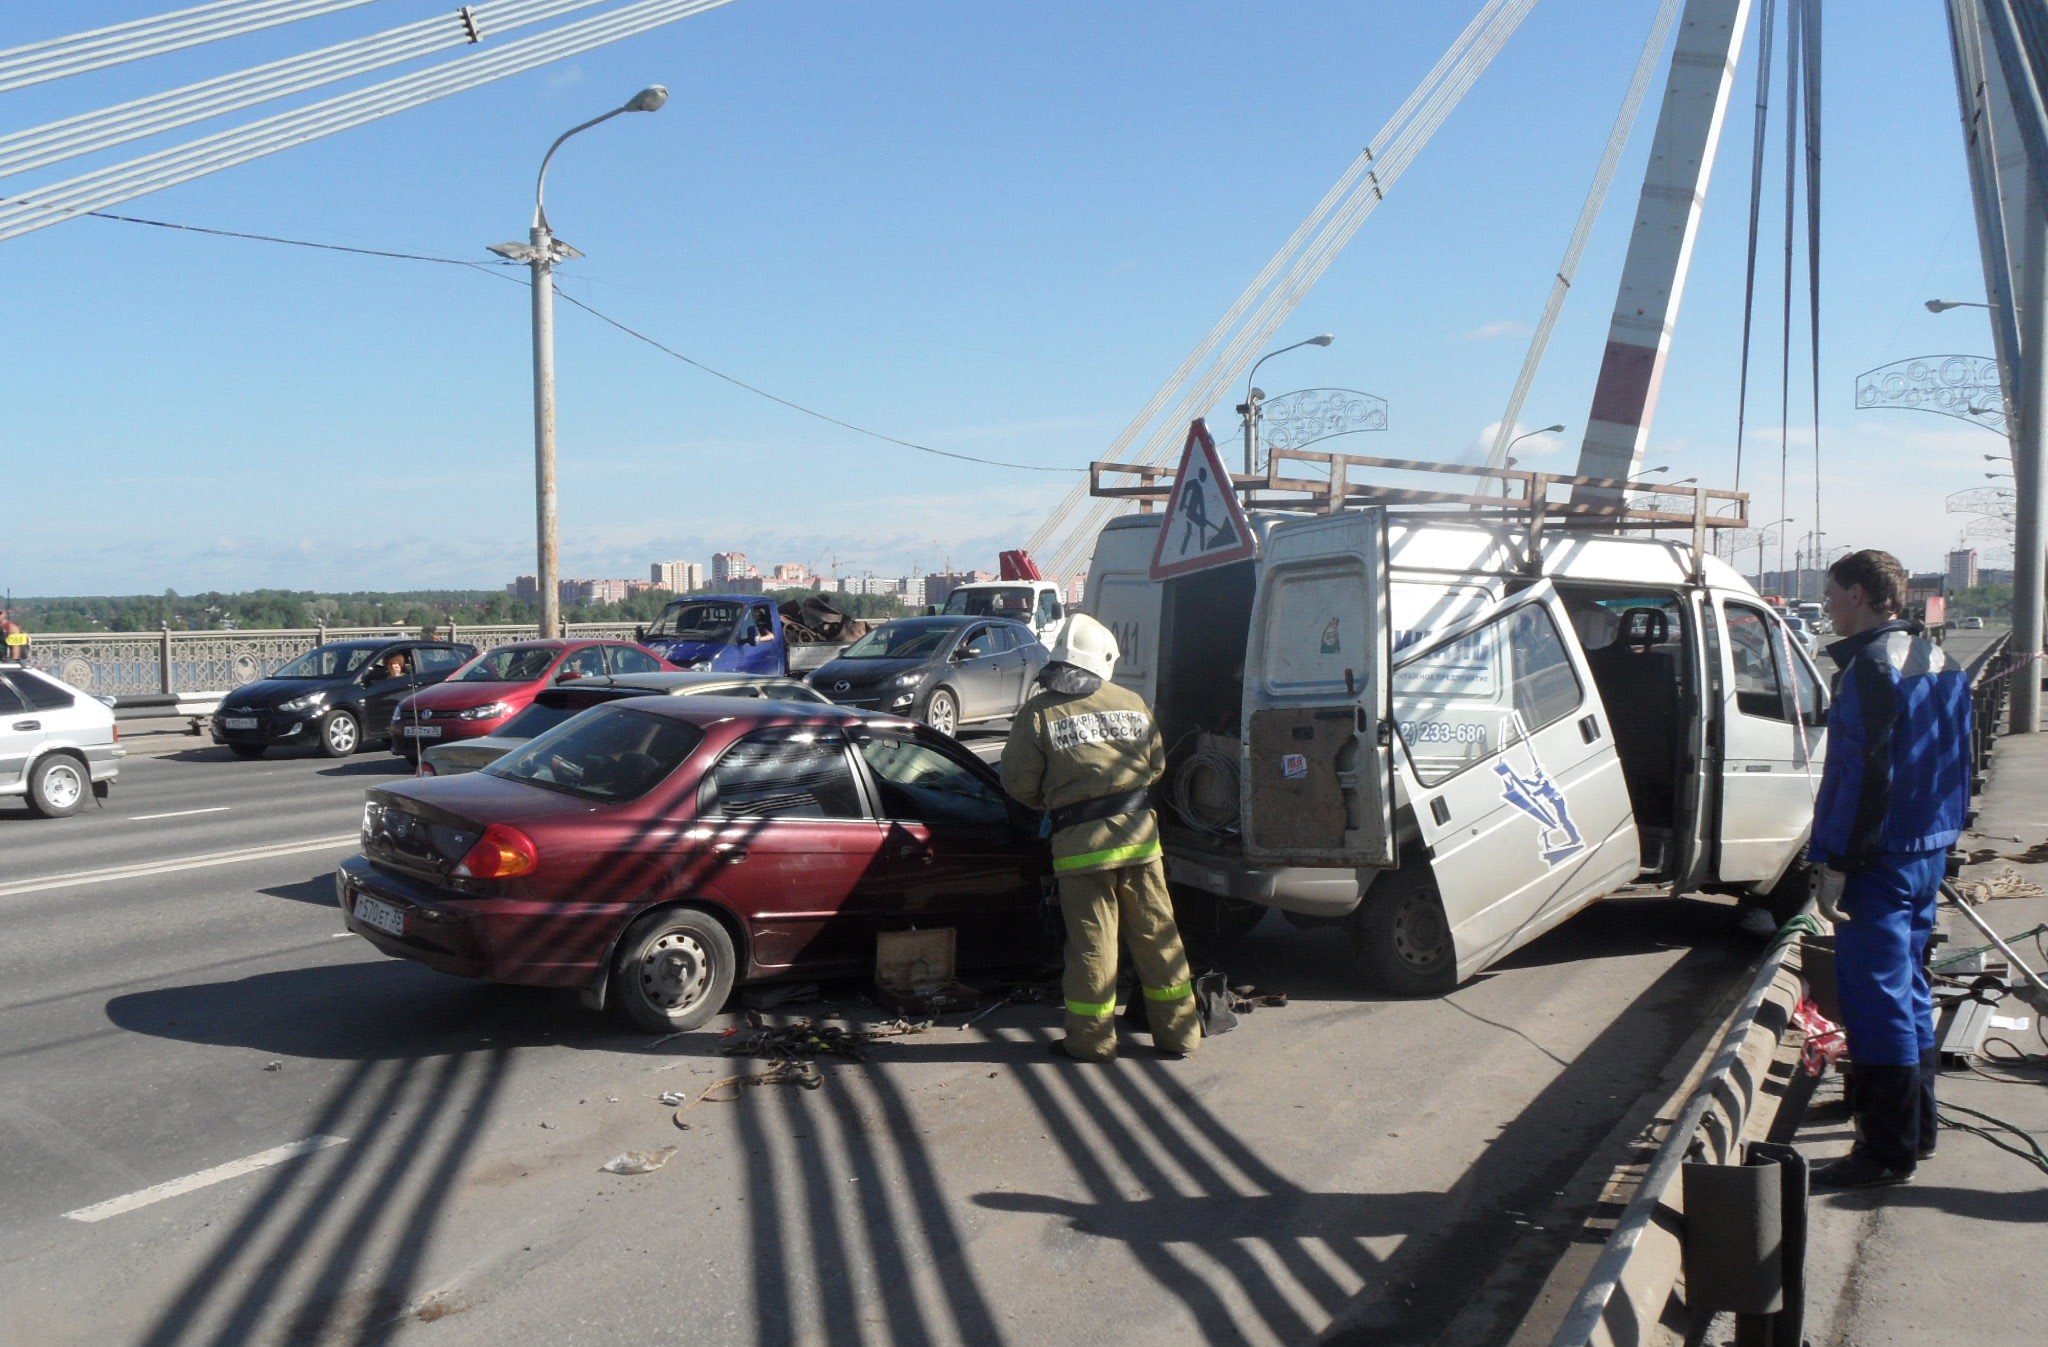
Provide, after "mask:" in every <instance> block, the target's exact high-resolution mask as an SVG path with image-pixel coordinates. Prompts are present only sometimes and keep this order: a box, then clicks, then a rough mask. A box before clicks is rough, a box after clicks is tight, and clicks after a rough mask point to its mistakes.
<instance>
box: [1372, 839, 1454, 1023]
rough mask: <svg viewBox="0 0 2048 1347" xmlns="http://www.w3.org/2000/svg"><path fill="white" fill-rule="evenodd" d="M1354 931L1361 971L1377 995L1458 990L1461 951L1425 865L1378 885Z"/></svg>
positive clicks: (1410, 867) (1386, 878) (1405, 869)
mask: <svg viewBox="0 0 2048 1347" xmlns="http://www.w3.org/2000/svg"><path fill="white" fill-rule="evenodd" d="M1350 928H1351V940H1352V946H1353V948H1354V949H1355V950H1356V951H1357V952H1358V964H1359V968H1360V969H1361V970H1362V971H1363V972H1364V973H1365V976H1366V980H1367V981H1368V982H1370V983H1371V984H1372V986H1373V987H1374V988H1375V989H1376V990H1378V991H1383V992H1387V993H1389V994H1391V995H1394V996H1436V995H1439V994H1441V993H1443V992H1447V991H1449V990H1451V988H1452V987H1454V986H1456V985H1457V980H1458V951H1457V946H1456V945H1455V944H1454V943H1453V942H1452V940H1451V923H1450V921H1449V919H1448V918H1446V917H1445V916H1444V901H1443V895H1441V894H1440V893H1438V892H1437V887H1436V876H1435V875H1434V874H1432V873H1431V872H1430V869H1429V867H1428V866H1427V865H1421V864H1413V865H1405V866H1403V867H1401V868H1400V869H1399V870H1396V871H1394V872H1393V873H1392V874H1389V875H1382V876H1381V877H1380V878H1379V879H1377V880H1376V881H1374V883H1373V885H1372V887H1371V888H1369V889H1367V890H1366V891H1365V899H1364V901H1363V902H1361V903H1359V905H1358V908H1357V910H1356V911H1354V912H1353V913H1352V914H1351V921H1350Z"/></svg>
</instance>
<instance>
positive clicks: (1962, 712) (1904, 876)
mask: <svg viewBox="0 0 2048 1347" xmlns="http://www.w3.org/2000/svg"><path fill="white" fill-rule="evenodd" d="M1905 588H1906V572H1905V569H1904V568H1903V567H1901V566H1900V565H1899V563H1898V560H1897V558H1895V557H1893V556H1892V555H1891V554H1890V553H1888V552H1877V551H1862V552H1853V553H1851V554H1850V555H1848V556H1846V557H1843V558H1842V559H1841V560H1839V561H1837V562H1836V563H1835V564H1834V565H1832V566H1830V567H1829V568H1828V584H1827V611H1828V617H1829V619H1830V620H1831V621H1832V622H1833V623H1834V627H1835V632H1836V633H1837V635H1839V636H1840V637H1841V639H1840V640H1837V641H1836V642H1835V643H1834V644H1833V645H1830V646H1829V647H1828V655H1829V656H1830V657H1831V658H1832V659H1833V660H1834V661H1835V664H1836V665H1837V667H1838V669H1839V672H1837V673H1836V675H1835V699H1834V703H1833V705H1832V706H1830V707H1829V708H1828V758H1827V767H1826V770H1825V771H1824V772H1823V774H1822V776H1821V782H1820V798H1819V799H1818V800H1817V801H1816V802H1815V805H1814V816H1813V845H1812V848H1811V850H1810V852H1809V857H1810V859H1811V861H1812V863H1813V865H1814V866H1815V867H1816V868H1815V880H1814V883H1815V897H1816V899H1817V901H1818V903H1819V905H1820V909H1821V911H1822V912H1823V913H1825V914H1826V915H1827V916H1828V918H1829V919H1830V920H1832V921H1833V922H1834V923H1835V926H1836V930H1835V975H1836V979H1837V981H1838V982H1839V984H1840V989H1841V1000H1842V1019H1843V1027H1844V1028H1846V1029H1847V1030H1848V1035H1849V1059H1850V1061H1851V1062H1852V1063H1853V1064H1854V1070H1855V1090H1854V1095H1855V1107H1856V1130H1857V1140H1856V1145H1855V1148H1854V1149H1853V1150H1851V1151H1850V1152H1849V1154H1848V1155H1846V1156H1844V1157H1843V1158H1841V1159H1839V1160H1836V1161H1833V1162H1832V1163H1830V1164H1825V1165H1822V1166H1821V1167H1820V1168H1818V1169H1816V1170H1815V1171H1814V1172H1813V1182H1814V1184H1815V1186H1817V1187H1827V1188H1870V1187H1877V1186H1879V1185H1882V1184H1892V1183H1904V1182H1905V1181H1906V1180H1908V1179H1910V1178H1912V1177H1913V1169H1914V1167H1915V1165H1916V1164H1917V1163H1918V1162H1919V1161H1921V1160H1924V1159H1926V1158H1928V1157H1929V1156H1931V1155H1933V1154H1934V1138H1935V1128H1936V1117H1935V1108H1934V1080H1935V1073H1936V1069H1937V1067H1938V1066H1939V1053H1938V1051H1937V1049H1936V1048H1935V1045H1934V998H1933V992H1932V988H1931V986H1930V984H1929V982H1928V976H1927V945H1928V939H1929V937H1930V936H1931V935H1932V934H1933V932H1934V906H1935V900H1936V897H1937V894H1938V890H1939V889H1940V886H1941V880H1942V875H1943V866H1944V863H1945V861H1946V859H1947V853H1948V850H1949V848H1950V847H1952V846H1954V845H1955V841H1956V838H1957V836H1958V835H1959V834H1960V833H1961V831H1962V828H1963V813H1964V810H1965V809H1966V808H1967V807H1968V805H1969V800H1970V682H1969V678H1968V677H1967V676H1966V675H1965V674H1964V672H1963V669H1962V666H1960V665H1958V664H1957V663H1956V662H1955V661H1954V660H1953V659H1951V658H1949V656H1948V655H1946V654H1944V653H1943V652H1942V650H1941V648H1940V647H1939V646H1937V645H1935V644H1934V643H1933V642H1932V641H1930V640H1928V639H1927V638H1926V637H1925V636H1923V635H1922V634H1921V633H1920V631H1919V628H1918V627H1917V625H1916V624H1914V623H1910V622H1906V621H1904V620H1902V619H1901V618H1900V617H1899V611H1900V609H1901V607H1902V606H1903V604H1904V601H1905ZM2029 676H2031V675H2029Z"/></svg>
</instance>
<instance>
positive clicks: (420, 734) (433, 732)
mask: <svg viewBox="0 0 2048 1347" xmlns="http://www.w3.org/2000/svg"><path fill="white" fill-rule="evenodd" d="M403 732H404V734H405V737H406V738H408V739H439V738H440V737H441V727H440V726H439V725H407V726H406V727H405V729H404V731H403Z"/></svg>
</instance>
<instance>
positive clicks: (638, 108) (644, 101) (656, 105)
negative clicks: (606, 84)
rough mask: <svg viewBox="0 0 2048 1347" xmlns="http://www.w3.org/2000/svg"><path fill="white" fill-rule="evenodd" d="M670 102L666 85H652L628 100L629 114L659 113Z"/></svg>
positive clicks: (627, 108) (627, 109)
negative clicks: (663, 105)
mask: <svg viewBox="0 0 2048 1347" xmlns="http://www.w3.org/2000/svg"><path fill="white" fill-rule="evenodd" d="M666 102H668V86H667V85H666V84H650V85H648V86H647V87H646V88H645V89H642V90H641V91H640V92H639V93H637V94H634V95H633V96H632V97H631V98H629V99H627V100H626V111H628V112H659V111H661V107H662V104H664V103H666Z"/></svg>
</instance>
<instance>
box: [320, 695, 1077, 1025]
mask: <svg viewBox="0 0 2048 1347" xmlns="http://www.w3.org/2000/svg"><path fill="white" fill-rule="evenodd" d="M1049 873H1050V867H1049V862H1048V861H1047V860H1046V853H1045V848H1044V845H1043V843H1041V842H1040V841H1039V839H1038V818H1037V816H1036V815H1035V814H1032V813H1031V812H1029V811H1028V810H1025V809H1024V808H1023V807H1022V806H1020V805H1018V804H1016V803H1015V802H1014V801H1012V800H1010V799H1008V798H1007V797H1006V796H1004V794H1003V791H1002V787H1001V786H1000V785H999V784H998V781H997V778H996V775H995V773H994V772H993V771H992V770H991V769H990V768H989V767H988V765H987V764H985V763H983V762H982V761H981V760H980V759H979V758H976V757H975V756H974V755H973V754H971V753H969V752H968V751H967V750H966V749H964V748H962V747H960V745H958V744H956V743H954V742H953V741H952V740H950V739H948V738H946V737H945V736H943V735H939V734H935V733H933V732H932V731H931V730H928V729H926V728H925V727H924V726H921V725H917V724H914V723H912V722H910V721H905V720H899V719H895V718H887V717H880V716H871V715H863V714H861V713H858V712H852V711H847V710H844V709H842V708H839V707H835V706H802V705H796V704H791V703H763V702H760V701H752V700H748V701H742V700H738V699H733V698H724V697H688V698H683V697H634V698H630V699H627V700H624V701H618V702H610V703H607V704H605V705H603V706H598V707H593V708H592V709H590V710H588V711H586V712H584V713H582V714H581V715H578V716H575V717H573V718H572V719H570V720H567V721H564V722H563V723H562V724H560V725H557V726H556V727H555V728H553V729H551V730H549V731H547V732H546V733H544V734H541V735H539V736H537V737H536V738H534V739H532V740H529V741H528V742H527V743H526V744H525V745H524V746H522V747H520V748H518V749H515V750H514V751H512V752H511V753H508V754H507V755H506V756H504V757H503V758H500V759H498V761H496V762H494V763H492V764H491V765H490V766H488V767H486V768H484V769H483V770H482V771H479V772H472V773H469V774H468V775H465V776H454V777H442V778H438V779H435V778H429V779H425V780H418V781H406V782H402V783H398V784H394V785H390V786H384V787H379V788H376V789H372V790H370V791H369V792H368V793H367V799H366V801H365V803H364V805H363V854H362V855H360V856H352V857H350V858H349V859H348V860H346V861H343V862H342V864H341V868H340V870H339V871H338V872H337V873H336V875H335V886H336V889H337V893H338V896H339V898H340V902H341V909H342V912H343V913H344V914H345V916H346V919H347V922H348V928H349V929H350V930H351V931H354V932H355V933H356V934H358V935H361V936H364V937H366V938H367V939H368V940H369V941H370V942H371V943H372V944H374V945H376V946H377V948H379V949H381V950H383V951H384V952H385V953H386V954H393V955H397V956H399V957H400V958H407V959H417V960H419V961H420V962H422V963H425V964H427V965H429V966H431V967H434V968H438V969H440V970H442V971H443V972H448V973H455V974H459V975H461V976H464V977H476V978H488V979H490V980H492V981H497V982H523V983H533V984H538V985H544V986H561V987H576V988H579V989H581V990H582V992H583V994H584V998H585V1000H586V1001H588V1002H590V1003H591V1004H593V1005H596V1006H603V1005H605V1004H607V1003H609V1004H611V1005H612V1006H614V1007H615V1008H616V1009H618V1010H619V1011H621V1012H622V1013H623V1014H624V1015H625V1016H626V1017H627V1018H628V1019H630V1020H631V1021H632V1022H633V1023H635V1024H637V1025H639V1026H641V1027H642V1028H645V1029H648V1030H652V1031H657V1032H660V1031H668V1030H675V1029H691V1028H695V1027H696V1026H698V1025H701V1024H703V1023H704V1022H705V1021H706V1020H708V1019H710V1018H711V1016H713V1015H714V1014H716V1013H717V1012H718V1010H719V1007H720V1006H721V1005H723V1004H724V1002H725V999H726V997H727V995H728V994H729V993H730V992H731V990H732V988H733V985H734V984H735V983H736V982H754V981H762V980H767V979H771V978H781V977H789V976H793V975H804V976H815V975H819V974H827V973H858V972H863V971H866V970H868V969H871V968H872V967H873V965H874V958H875V938H876V936H877V935H878V934H879V933H880V932H883V931H888V930H909V929H923V928H928V927H945V926H950V927H953V928H954V929H955V930H956V932H957V940H958V945H957V949H958V958H959V962H960V964H961V965H962V966H963V967H967V966H975V965H980V966H997V965H1006V966H1010V967H1019V966H1022V965H1025V964H1028V963H1032V962H1035V961H1039V960H1042V958H1043V956H1045V955H1047V954H1049V953H1050V944H1049V941H1048V938H1047V911H1048V909H1047V908H1046V906H1045V903H1046V899H1045V897H1044V895H1045V894H1047V893H1048V892H1049V891H1050V890H1049Z"/></svg>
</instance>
